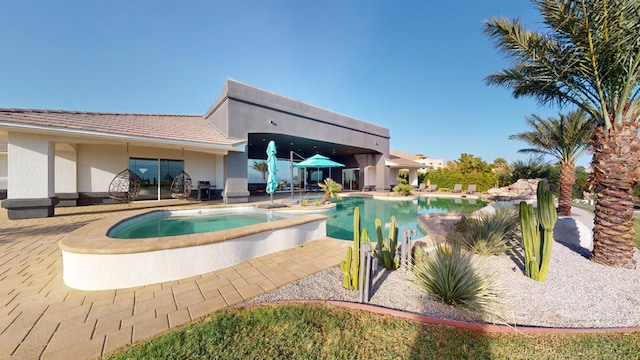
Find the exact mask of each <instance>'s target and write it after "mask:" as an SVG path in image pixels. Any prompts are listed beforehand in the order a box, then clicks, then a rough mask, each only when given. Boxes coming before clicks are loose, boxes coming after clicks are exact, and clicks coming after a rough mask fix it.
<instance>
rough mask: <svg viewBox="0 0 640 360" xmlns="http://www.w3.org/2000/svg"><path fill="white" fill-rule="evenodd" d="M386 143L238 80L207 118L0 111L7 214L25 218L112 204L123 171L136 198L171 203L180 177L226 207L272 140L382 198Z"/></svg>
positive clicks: (237, 198) (383, 137)
mask: <svg viewBox="0 0 640 360" xmlns="http://www.w3.org/2000/svg"><path fill="white" fill-rule="evenodd" d="M389 139H390V136H389V130H388V129H386V128H384V127H381V126H378V125H374V124H371V123H367V122H364V121H361V120H357V119H354V118H350V117H347V116H344V115H340V114H337V113H334V112H331V111H328V110H325V109H322V108H319V107H316V106H313V105H309V104H306V103H303V102H300V101H297V100H294V99H291V98H288V97H285V96H282V95H279V94H275V93H273V92H269V91H266V90H262V89H259V88H256V87H254V86H251V85H247V84H244V83H241V82H238V81H235V80H227V81H226V83H225V84H224V88H223V91H222V95H221V96H220V97H219V98H218V99H217V100H216V101H215V102H214V103H213V105H212V106H211V107H210V108H209V109H208V110H207V111H206V112H205V113H204V114H202V115H158V114H121V113H99V112H83V111H62V110H30V109H29V110H27V109H0V191H2V190H3V189H6V195H5V196H6V199H5V200H3V201H2V207H3V208H6V209H7V210H8V214H9V218H10V219H20V218H30V217H47V216H53V215H54V208H55V207H56V206H77V205H90V204H99V203H108V202H112V201H113V200H112V199H110V198H109V196H108V188H109V184H110V183H111V181H112V180H113V178H114V177H115V176H116V175H117V174H118V173H119V172H121V171H122V170H124V169H130V171H133V172H135V173H136V174H137V175H138V176H140V177H141V179H142V188H141V191H140V195H139V197H138V200H162V199H165V198H169V197H170V193H169V186H170V183H171V179H173V178H174V177H175V176H176V174H177V173H178V172H180V171H182V170H184V171H186V172H187V173H189V175H190V176H191V178H192V179H193V181H194V182H195V183H196V184H197V183H198V182H200V181H203V182H208V183H209V184H211V186H212V187H215V189H216V192H217V193H218V194H219V196H221V197H222V199H223V200H224V202H225V203H241V202H247V201H248V198H249V196H250V193H249V190H248V180H247V179H248V168H249V164H250V160H251V159H264V158H265V149H266V146H267V143H268V142H269V141H270V140H274V141H275V142H276V144H277V150H278V153H277V157H278V158H279V159H283V160H286V159H290V158H291V157H292V154H294V153H295V154H296V156H298V157H305V158H306V157H309V156H312V155H314V154H318V153H319V154H322V155H325V156H329V157H330V158H331V159H332V160H335V161H337V162H340V163H342V164H344V165H345V167H344V168H342V169H340V170H339V171H337V170H334V171H333V172H332V173H331V177H332V178H333V179H334V180H336V181H338V182H340V183H342V184H343V186H344V187H345V189H347V190H358V189H363V188H364V187H365V186H367V187H369V188H375V189H376V190H378V191H384V190H388V189H389V188H390V168H389V166H386V165H385V159H386V158H388V157H389ZM3 144H4V145H3ZM296 160H298V159H296ZM322 175H324V176H325V177H326V176H328V172H326V173H323V174H322ZM194 191H196V190H194ZM0 195H3V193H0Z"/></svg>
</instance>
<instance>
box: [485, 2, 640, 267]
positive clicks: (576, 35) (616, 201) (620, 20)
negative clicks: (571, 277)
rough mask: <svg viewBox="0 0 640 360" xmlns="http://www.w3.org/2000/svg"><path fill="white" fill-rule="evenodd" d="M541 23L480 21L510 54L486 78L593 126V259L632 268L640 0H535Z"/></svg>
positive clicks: (639, 122) (638, 174) (639, 167)
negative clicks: (575, 113)
mask: <svg viewBox="0 0 640 360" xmlns="http://www.w3.org/2000/svg"><path fill="white" fill-rule="evenodd" d="M532 2H533V3H534V4H535V5H536V6H537V8H538V10H539V12H540V14H541V15H542V18H543V24H544V25H545V28H543V29H541V30H540V31H531V30H527V29H526V28H525V27H524V26H523V25H522V24H521V21H520V20H518V19H516V20H513V21H511V20H508V19H506V18H494V19H493V20H491V21H485V30H484V32H485V34H487V35H488V36H489V37H491V38H492V39H493V40H495V42H496V45H497V47H498V49H499V50H501V51H502V52H503V53H505V54H506V56H507V57H508V58H510V59H512V60H513V63H512V67H510V68H508V69H504V70H502V71H500V72H497V73H494V74H491V75H489V76H488V77H487V80H486V81H487V83H488V84H489V85H499V86H504V87H507V88H509V89H511V90H512V94H513V96H514V97H516V98H518V97H521V96H531V97H533V98H535V99H536V100H538V101H539V102H540V103H541V104H553V105H560V106H563V105H567V104H573V105H575V106H576V107H578V108H580V109H582V110H584V111H585V112H586V113H587V114H588V115H589V117H590V119H591V121H592V122H593V123H594V125H595V130H594V136H593V159H592V162H591V168H592V171H593V181H594V185H595V192H596V194H597V197H596V204H595V205H596V208H595V220H594V228H593V242H594V248H593V251H592V252H591V259H592V260H593V261H594V262H597V263H601V264H605V265H609V266H618V267H625V268H635V267H636V260H635V259H634V257H633V254H634V249H635V246H634V237H635V230H634V228H633V201H632V195H633V187H634V185H635V184H636V182H637V179H640V151H639V150H640V138H638V129H639V128H640V41H638V38H639V37H638V29H640V1H638V0H616V1H611V0H589V1H587V0H563V1H558V0H533V1H532Z"/></svg>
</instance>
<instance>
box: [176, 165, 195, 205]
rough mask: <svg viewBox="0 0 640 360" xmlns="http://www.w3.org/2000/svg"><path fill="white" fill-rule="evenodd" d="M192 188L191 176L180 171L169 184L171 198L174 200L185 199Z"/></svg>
mask: <svg viewBox="0 0 640 360" xmlns="http://www.w3.org/2000/svg"><path fill="white" fill-rule="evenodd" d="M192 188H193V184H192V182H191V176H189V174H187V173H186V172H184V171H180V173H178V175H176V177H175V179H173V182H172V183H171V197H172V198H174V199H186V198H188V197H189V195H191V189H192Z"/></svg>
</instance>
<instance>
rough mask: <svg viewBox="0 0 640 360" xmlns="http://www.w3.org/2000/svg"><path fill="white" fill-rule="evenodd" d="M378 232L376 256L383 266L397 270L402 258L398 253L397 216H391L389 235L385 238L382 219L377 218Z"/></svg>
mask: <svg viewBox="0 0 640 360" xmlns="http://www.w3.org/2000/svg"><path fill="white" fill-rule="evenodd" d="M376 234H377V235H378V244H377V245H376V251H375V257H377V258H378V259H379V260H380V262H381V263H382V266H384V268H385V269H387V270H395V269H397V268H398V266H399V265H400V264H399V262H400V258H399V257H398V256H397V254H396V250H397V248H398V227H397V226H396V217H395V216H391V221H390V222H389V236H388V237H387V238H386V239H385V238H384V237H383V236H382V221H381V220H380V219H376Z"/></svg>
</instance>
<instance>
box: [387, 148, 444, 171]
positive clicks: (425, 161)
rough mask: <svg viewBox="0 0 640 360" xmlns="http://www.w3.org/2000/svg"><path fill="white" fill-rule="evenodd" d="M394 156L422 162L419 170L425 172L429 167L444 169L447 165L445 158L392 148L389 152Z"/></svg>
mask: <svg viewBox="0 0 640 360" xmlns="http://www.w3.org/2000/svg"><path fill="white" fill-rule="evenodd" d="M389 153H390V154H391V155H393V156H397V157H399V158H403V159H407V160H411V161H413V162H416V163H419V164H422V166H421V167H420V169H419V170H418V172H421V173H424V172H427V170H429V168H433V169H442V168H444V166H445V163H444V160H443V159H433V158H430V157H428V156H424V155H422V154H417V155H411V154H408V153H405V152H402V151H397V150H390V152H389Z"/></svg>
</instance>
